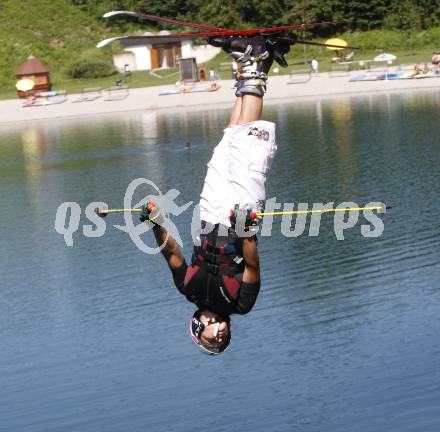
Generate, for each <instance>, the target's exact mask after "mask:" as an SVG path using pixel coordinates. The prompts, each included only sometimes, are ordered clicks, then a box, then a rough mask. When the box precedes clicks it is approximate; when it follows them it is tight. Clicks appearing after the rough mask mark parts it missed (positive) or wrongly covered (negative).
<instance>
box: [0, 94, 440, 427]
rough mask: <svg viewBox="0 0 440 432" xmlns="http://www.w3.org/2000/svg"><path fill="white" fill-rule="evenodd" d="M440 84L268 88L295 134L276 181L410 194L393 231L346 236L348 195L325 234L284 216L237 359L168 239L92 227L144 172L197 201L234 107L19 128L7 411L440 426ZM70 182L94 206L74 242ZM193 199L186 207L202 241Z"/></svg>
mask: <svg viewBox="0 0 440 432" xmlns="http://www.w3.org/2000/svg"><path fill="white" fill-rule="evenodd" d="M439 100H440V93H439V92H435V93H420V94H416V93H407V94H384V95H376V96H369V97H347V98H338V99H329V100H323V101H308V102H300V103H294V102H292V104H290V105H279V106H268V107H266V109H265V115H264V117H265V119H267V120H270V121H274V122H276V123H277V128H278V129H277V130H278V148H279V151H278V156H277V158H276V160H275V162H274V165H273V167H272V170H271V172H270V175H269V179H268V185H267V196H268V197H276V198H277V201H278V202H281V203H285V202H294V203H296V204H297V203H298V202H306V203H313V202H322V203H327V202H335V205H337V204H339V203H341V202H344V201H353V202H355V203H358V204H364V203H367V202H370V201H382V202H386V203H388V204H389V205H391V206H392V209H390V210H388V211H387V213H386V214H385V215H382V216H381V219H382V220H383V221H384V226H385V230H384V233H383V235H382V236H380V237H378V238H365V237H363V236H362V235H361V227H360V226H361V224H365V223H366V222H365V219H364V218H363V217H362V216H360V218H359V223H358V224H357V225H356V226H355V227H353V228H352V229H349V230H347V231H346V232H345V240H344V241H339V240H337V239H336V236H335V233H334V229H333V216H332V215H330V214H327V215H324V216H323V217H322V223H321V227H320V235H319V236H308V235H307V230H306V232H305V234H303V235H301V236H299V237H296V238H287V237H285V236H283V235H282V234H281V231H280V219H279V218H278V219H277V218H275V219H274V225H273V231H272V236H271V237H262V238H261V239H260V248H259V249H260V257H261V267H262V279H263V285H262V290H261V294H260V296H259V298H258V301H257V304H256V305H255V308H254V309H253V310H252V312H251V313H250V314H249V315H246V316H239V317H234V318H233V340H232V344H231V348H230V350H229V351H228V352H227V353H226V354H224V355H223V356H219V357H218V358H210V357H206V356H203V355H201V354H200V353H199V352H198V351H197V350H195V349H194V348H193V346H192V343H191V342H190V339H189V337H188V334H187V333H188V330H187V319H188V318H189V316H190V315H191V314H192V311H193V308H192V306H191V304H190V303H188V302H186V300H184V298H183V297H181V296H180V294H179V293H178V292H177V290H176V289H175V288H174V287H173V284H172V280H171V277H170V275H169V273H168V270H167V268H166V266H165V265H164V262H163V260H162V257H161V256H159V255H147V254H144V253H142V252H140V251H139V250H138V248H137V247H136V246H135V244H134V243H133V242H132V241H131V239H130V237H129V236H128V235H127V233H124V232H122V231H120V230H117V229H115V228H114V227H113V226H112V225H113V224H120V225H123V218H122V217H120V216H113V217H111V218H110V217H109V218H107V219H106V221H107V231H106V233H105V235H104V236H103V237H100V238H87V237H85V236H84V235H83V234H82V226H83V225H84V224H90V222H89V221H88V220H87V218H86V217H85V215H84V211H85V208H86V206H87V205H88V204H89V203H90V202H92V201H104V202H106V203H108V205H109V206H112V207H121V206H123V198H124V194H125V191H126V188H127V186H128V184H129V183H130V182H131V181H132V180H133V179H136V178H147V179H150V180H152V181H154V183H155V184H156V185H157V186H158V187H159V188H160V190H161V191H162V192H163V193H165V192H166V191H168V190H170V189H173V188H175V189H177V190H179V191H180V195H179V196H178V197H177V198H176V203H177V204H178V205H184V204H185V203H187V202H189V201H191V200H192V201H197V199H198V195H199V193H200V190H201V187H202V182H203V177H204V175H205V171H206V162H207V161H208V160H209V158H210V155H211V153H212V150H213V148H214V146H215V144H216V143H217V141H218V140H219V139H220V137H221V134H222V129H223V126H224V125H225V123H226V122H227V117H228V114H229V112H228V110H217V111H211V112H206V113H201V112H178V113H166V114H165V113H159V114H155V113H148V112H145V113H136V114H127V115H125V116H119V117H111V118H109V117H102V118H93V119H80V120H69V121H50V122H47V123H36V124H30V125H26V126H17V127H16V128H15V129H7V130H1V131H0V180H1V183H0V209H1V210H0V211H1V224H0V239H1V249H0V275H1V276H0V278H1V279H0V285H1V288H0V341H1V346H0V389H1V391H0V430H1V431H5V432H6V431H7V432H15V431H17V432H22V431H32V432H39V431H63V432H65V431H80V432H88V431H90V432H95V431H105V432H111V431H115V432H120V431H129V432H137V431H154V432H157V431H167V432H171V431H179V432H180V431H188V432H189V431H194V430H202V428H204V429H209V430H211V431H235V430H240V431H265V432H267V431H282V432H284V431H286V432H287V431H289V432H291V431H301V432H312V431H313V432H315V431H316V432H322V431H327V432H328V431H331V432H333V431H334V432H342V431H347V432H353V431H356V432H360V431H362V432H363V431H372V432H375V431H387V432H394V431H396V432H397V431H398V432H402V431H414V432H415V431H417V432H418V431H424V432H431V431H432V432H434V431H438V430H440V416H439V412H440V403H439V401H440V348H439V334H440V247H439V246H440V230H439V228H440V223H439V212H440V204H439V201H438V197H439V191H440V170H439V164H440V139H439V138H438V120H439V118H440V103H439ZM42 109H44V108H42ZM187 142H190V143H191V144H192V148H191V149H190V150H184V145H185V143H187ZM143 188H144V189H143ZM151 192H152V190H151V188H150V189H148V187H147V186H145V185H144V186H143V187H140V188H139V189H138V190H137V192H136V195H137V196H138V197H142V196H143V194H148V193H151ZM139 199H140V198H139ZM65 201H71V202H77V203H78V204H79V206H80V207H81V209H82V211H83V213H82V216H81V221H80V227H79V230H78V231H77V232H76V233H75V234H73V247H67V246H66V243H65V242H64V238H63V236H61V235H60V234H58V233H57V232H56V231H55V228H54V225H55V215H56V211H57V208H58V206H59V205H60V204H61V203H63V202H65ZM191 216H192V208H191V209H190V210H187V211H185V212H184V213H182V214H181V215H180V216H178V217H175V218H174V219H173V220H174V221H175V223H176V226H177V228H178V230H179V232H180V234H181V236H182V240H183V244H184V252H185V255H186V256H187V258H189V256H190V252H191V237H190V233H189V226H190V221H191ZM307 228H308V227H307ZM142 238H143V239H144V241H145V243H146V244H148V245H150V246H153V244H154V243H153V242H152V236H151V233H146V234H144V235H143V236H142Z"/></svg>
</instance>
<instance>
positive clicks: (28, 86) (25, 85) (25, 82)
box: [15, 78, 35, 92]
mask: <svg viewBox="0 0 440 432" xmlns="http://www.w3.org/2000/svg"><path fill="white" fill-rule="evenodd" d="M34 85H35V83H34V82H33V81H32V80H31V79H27V78H23V79H21V80H20V81H18V82H17V84H15V87H16V88H17V90H20V91H24V92H25V91H29V90H32V89H33V88H34Z"/></svg>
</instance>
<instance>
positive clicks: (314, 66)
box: [312, 57, 318, 75]
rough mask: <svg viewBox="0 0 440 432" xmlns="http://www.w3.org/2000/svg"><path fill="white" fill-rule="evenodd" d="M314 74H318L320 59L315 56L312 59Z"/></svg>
mask: <svg viewBox="0 0 440 432" xmlns="http://www.w3.org/2000/svg"><path fill="white" fill-rule="evenodd" d="M312 74H313V75H318V60H316V58H315V57H313V59H312Z"/></svg>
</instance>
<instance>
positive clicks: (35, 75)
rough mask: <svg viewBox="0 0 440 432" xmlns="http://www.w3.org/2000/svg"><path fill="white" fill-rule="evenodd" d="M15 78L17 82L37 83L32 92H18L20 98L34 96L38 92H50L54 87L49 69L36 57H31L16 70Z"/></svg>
mask: <svg viewBox="0 0 440 432" xmlns="http://www.w3.org/2000/svg"><path fill="white" fill-rule="evenodd" d="M15 77H16V79H17V82H19V81H20V80H22V79H29V80H32V81H33V82H34V83H35V85H34V87H33V88H32V90H29V91H20V90H17V95H18V97H19V98H26V97H29V96H32V95H34V94H35V93H36V92H42V91H50V89H51V87H52V85H51V83H50V76H49V69H48V68H47V66H45V65H44V64H43V63H41V62H40V60H38V59H36V58H35V57H34V56H29V58H28V59H27V60H26V61H25V62H24V63H23V64H22V65H21V66H20V67H19V68H18V69H17V70H16V72H15Z"/></svg>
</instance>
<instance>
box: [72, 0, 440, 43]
mask: <svg viewBox="0 0 440 432" xmlns="http://www.w3.org/2000/svg"><path fill="white" fill-rule="evenodd" d="M71 2H72V3H73V4H75V5H77V6H78V7H81V8H83V9H84V10H86V11H87V12H88V13H90V14H92V15H95V16H100V15H102V14H103V13H104V12H106V11H109V10H134V11H140V12H145V13H149V14H153V15H161V16H166V17H169V18H176V19H180V20H185V21H194V22H200V23H209V24H211V25H213V26H216V27H230V28H253V27H265V26H266V27H267V26H273V25H283V24H294V23H302V22H319V21H335V22H337V23H341V25H343V26H344V27H345V28H344V30H350V31H356V30H361V31H364V30H373V29H380V28H386V29H396V30H418V29H420V30H422V29H428V28H432V27H438V26H440V0H368V1H365V0H345V1H342V0H263V1H261V2H259V3H255V2H251V1H249V0H167V1H163V0H71ZM119 25H121V26H123V25H124V24H122V23H120V24H119ZM152 26H154V24H152ZM326 31H328V30H325V29H322V28H317V29H315V30H312V31H311V32H312V33H313V32H315V33H316V34H317V35H320V33H321V35H322V32H326Z"/></svg>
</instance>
